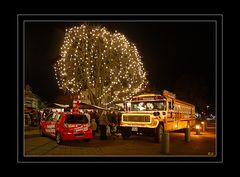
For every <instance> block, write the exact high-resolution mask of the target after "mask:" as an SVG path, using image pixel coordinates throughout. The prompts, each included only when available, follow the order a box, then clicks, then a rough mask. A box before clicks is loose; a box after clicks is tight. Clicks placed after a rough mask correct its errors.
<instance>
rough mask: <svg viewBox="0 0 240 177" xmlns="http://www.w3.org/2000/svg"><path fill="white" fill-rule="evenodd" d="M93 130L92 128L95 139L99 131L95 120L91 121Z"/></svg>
mask: <svg viewBox="0 0 240 177" xmlns="http://www.w3.org/2000/svg"><path fill="white" fill-rule="evenodd" d="M91 128H92V133H93V137H95V133H96V130H97V123H96V122H95V119H92V120H91Z"/></svg>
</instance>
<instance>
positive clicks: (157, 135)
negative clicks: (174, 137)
mask: <svg viewBox="0 0 240 177" xmlns="http://www.w3.org/2000/svg"><path fill="white" fill-rule="evenodd" d="M163 132H164V128H163V125H162V124H159V125H158V127H157V129H156V133H155V142H156V143H160V142H161V141H162V136H163Z"/></svg>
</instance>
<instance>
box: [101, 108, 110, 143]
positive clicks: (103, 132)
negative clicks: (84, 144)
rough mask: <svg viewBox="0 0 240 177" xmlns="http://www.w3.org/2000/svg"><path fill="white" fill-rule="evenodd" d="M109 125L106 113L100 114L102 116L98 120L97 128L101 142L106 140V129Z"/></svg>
mask: <svg viewBox="0 0 240 177" xmlns="http://www.w3.org/2000/svg"><path fill="white" fill-rule="evenodd" d="M108 124H109V122H108V119H107V115H106V111H103V112H102V115H101V116H100V118H99V127H100V139H101V140H106V139H107V135H106V128H107V125H108Z"/></svg>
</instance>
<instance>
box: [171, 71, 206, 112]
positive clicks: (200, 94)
mask: <svg viewBox="0 0 240 177" xmlns="http://www.w3.org/2000/svg"><path fill="white" fill-rule="evenodd" d="M175 93H176V96H177V98H179V99H182V100H183V101H186V102H189V103H192V104H194V105H195V106H196V110H198V111H203V110H204V111H205V108H206V105H207V100H208V91H207V85H206V83H205V81H204V80H203V79H202V78H200V77H195V76H190V75H183V76H181V77H180V78H179V79H178V80H177V82H176V87H175Z"/></svg>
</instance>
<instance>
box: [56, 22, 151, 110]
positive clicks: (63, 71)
mask: <svg viewBox="0 0 240 177" xmlns="http://www.w3.org/2000/svg"><path fill="white" fill-rule="evenodd" d="M60 55H61V58H60V59H59V60H58V61H57V62H56V64H55V66H54V69H55V74H56V79H57V83H58V86H59V88H60V89H63V90H64V91H68V92H69V93H70V94H72V95H78V94H80V96H81V92H82V91H88V95H89V99H90V101H91V103H92V104H94V105H104V106H108V105H110V104H111V103H113V102H114V101H124V100H127V99H129V98H131V96H133V95H134V94H136V93H138V92H140V91H142V90H143V89H144V88H145V86H146V85H147V83H148V82H147V80H146V73H145V71H144V68H143V63H142V62H141V57H140V55H139V53H138V50H137V48H136V46H135V45H134V44H133V43H130V42H129V41H128V40H127V39H126V37H125V36H124V35H123V34H121V33H118V32H116V31H115V32H114V33H111V32H109V31H107V30H106V28H104V27H100V26H93V25H86V24H82V25H80V26H75V27H73V28H69V29H66V33H65V37H64V42H63V45H62V47H61V53H60Z"/></svg>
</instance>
